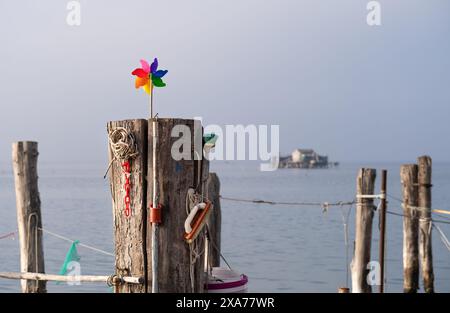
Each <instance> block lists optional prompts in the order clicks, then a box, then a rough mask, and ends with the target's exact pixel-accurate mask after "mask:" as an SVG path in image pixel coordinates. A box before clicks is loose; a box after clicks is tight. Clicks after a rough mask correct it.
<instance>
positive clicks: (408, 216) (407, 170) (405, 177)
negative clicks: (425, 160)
mask: <svg viewBox="0 0 450 313" xmlns="http://www.w3.org/2000/svg"><path fill="white" fill-rule="evenodd" d="M400 179H401V182H402V186H403V187H402V188H403V215H404V218H403V278H404V281H403V291H404V292H405V293H416V292H417V289H419V251H418V233H417V231H418V220H417V218H416V214H415V211H414V209H413V208H411V207H417V203H418V201H417V190H418V188H417V165H415V164H407V165H402V166H401V168H400Z"/></svg>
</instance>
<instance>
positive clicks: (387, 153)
mask: <svg viewBox="0 0 450 313" xmlns="http://www.w3.org/2000/svg"><path fill="white" fill-rule="evenodd" d="M80 3H81V14H82V15H81V25H80V26H78V27H71V26H68V25H67V23H66V15H67V10H66V4H67V1H64V0H46V1H31V0H30V1H25V0H1V1H0V103H1V112H0V162H9V161H10V154H11V147H10V146H11V142H13V141H17V140H36V141H39V144H40V153H41V155H40V157H41V160H42V161H44V162H54V161H58V162H60V163H61V162H83V163H85V162H96V163H99V164H101V162H106V161H105V160H106V157H107V135H106V130H105V126H106V122H107V121H108V120H119V119H127V118H145V117H147V116H148V107H147V99H146V97H145V96H144V94H143V91H136V90H135V89H134V80H133V77H132V76H131V75H130V72H131V71H132V70H133V69H134V68H135V67H137V66H138V65H139V63H138V61H139V59H140V58H146V59H150V58H152V57H154V56H157V57H158V58H159V60H160V64H161V65H162V67H163V68H165V69H168V70H169V73H168V75H167V76H166V82H167V87H166V88H163V89H158V90H156V95H155V104H156V108H157V111H158V112H159V115H160V116H163V117H186V118H190V117H193V116H203V118H204V122H206V123H215V124H279V125H280V131H281V136H282V138H281V150H282V151H283V152H290V151H291V150H292V149H294V148H296V147H312V148H315V149H316V150H317V151H318V152H321V153H326V154H328V155H330V157H331V158H332V159H333V160H340V161H346V160H347V161H348V160H366V161H369V160H370V161H400V160H401V161H413V160H415V158H416V157H417V156H418V155H420V154H424V153H427V154H430V155H431V156H433V157H434V159H435V160H438V161H439V160H440V161H450V145H449V144H448V136H450V121H449V120H450V36H449V35H450V1H448V0H422V1H418V0H395V1H392V0H389V1H388V0H381V1H380V3H381V5H382V25H381V26H379V27H369V26H368V25H367V23H366V14H367V10H366V4H367V3H368V1H365V0H345V1H342V0H341V1H331V0H330V1H326V0H309V1H301V0H293V1H287V0H258V1H257V0H239V1H238V0H227V1H225V0H220V1H219V0H208V1H203V0H201V1H200V0H197V1H188V0H180V1H148V0H145V1H110V0H108V1H106V0H81V1H80Z"/></svg>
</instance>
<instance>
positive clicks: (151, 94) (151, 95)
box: [149, 88, 153, 118]
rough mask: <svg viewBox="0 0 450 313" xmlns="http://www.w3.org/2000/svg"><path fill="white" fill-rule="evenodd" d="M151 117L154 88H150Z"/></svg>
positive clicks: (151, 115) (151, 114) (151, 113)
mask: <svg viewBox="0 0 450 313" xmlns="http://www.w3.org/2000/svg"><path fill="white" fill-rule="evenodd" d="M149 98H150V99H149V101H150V118H153V88H152V89H151V90H150V96H149Z"/></svg>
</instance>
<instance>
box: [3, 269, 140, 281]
mask: <svg viewBox="0 0 450 313" xmlns="http://www.w3.org/2000/svg"><path fill="white" fill-rule="evenodd" d="M0 278H5V279H28V280H36V281H40V282H45V281H60V282H91V283H95V282H100V283H102V282H105V283H106V282H109V281H110V280H111V279H112V283H128V284H144V283H145V279H144V278H143V277H128V276H126V277H118V276H112V277H111V276H98V275H53V274H41V273H28V272H25V273H13V272H0Z"/></svg>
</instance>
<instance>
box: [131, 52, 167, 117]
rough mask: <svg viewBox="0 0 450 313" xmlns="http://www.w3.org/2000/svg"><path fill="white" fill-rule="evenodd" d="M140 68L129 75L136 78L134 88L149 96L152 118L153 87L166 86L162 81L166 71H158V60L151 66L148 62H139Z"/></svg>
mask: <svg viewBox="0 0 450 313" xmlns="http://www.w3.org/2000/svg"><path fill="white" fill-rule="evenodd" d="M141 66H142V68H137V69H135V70H134V71H133V72H132V73H131V74H132V75H134V76H136V82H135V87H136V89H138V88H141V87H142V88H143V89H144V90H145V92H146V93H147V94H149V95H150V112H151V113H150V114H151V117H153V116H152V115H153V105H152V102H153V99H152V98H153V87H165V86H166V84H165V83H164V81H163V80H162V78H163V77H164V75H166V74H167V72H168V71H166V70H158V59H157V58H155V60H154V61H153V63H152V64H151V65H148V62H147V61H145V60H141Z"/></svg>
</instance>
